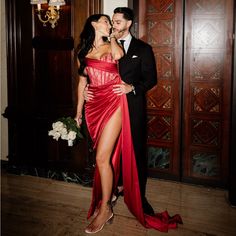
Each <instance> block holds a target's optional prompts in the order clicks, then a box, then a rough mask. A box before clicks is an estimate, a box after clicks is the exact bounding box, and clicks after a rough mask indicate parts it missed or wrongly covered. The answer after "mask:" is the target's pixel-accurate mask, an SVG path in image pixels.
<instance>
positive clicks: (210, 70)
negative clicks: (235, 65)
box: [183, 0, 233, 186]
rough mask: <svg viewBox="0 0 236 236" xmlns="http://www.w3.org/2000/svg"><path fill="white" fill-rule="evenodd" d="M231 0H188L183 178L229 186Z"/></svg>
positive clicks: (186, 13)
mask: <svg viewBox="0 0 236 236" xmlns="http://www.w3.org/2000/svg"><path fill="white" fill-rule="evenodd" d="M232 27H233V1H232V0H229V1H226V0H219V1H195V0H194V1H189V0H188V1H186V12H185V55H184V56H185V64H184V96H183V98H184V101H183V102H184V120H183V122H184V134H183V135H184V136H183V143H184V168H183V170H184V172H183V175H184V176H183V177H184V179H185V180H190V179H191V181H197V182H198V183H200V182H204V183H210V184H216V185H222V186H226V184H227V180H228V164H229V145H228V144H229V142H230V136H229V133H230V112H231V111H230V101H231V86H232V70H231V68H232V67H231V66H232V49H233V48H232V38H233V35H232V33H233V28H232Z"/></svg>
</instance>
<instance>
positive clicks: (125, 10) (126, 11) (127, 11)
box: [114, 7, 134, 23]
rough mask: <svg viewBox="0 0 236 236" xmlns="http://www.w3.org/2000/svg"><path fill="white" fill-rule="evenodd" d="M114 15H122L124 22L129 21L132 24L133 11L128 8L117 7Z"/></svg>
mask: <svg viewBox="0 0 236 236" xmlns="http://www.w3.org/2000/svg"><path fill="white" fill-rule="evenodd" d="M115 13H121V14H123V16H124V18H125V19H126V20H131V21H132V23H133V21H134V13H133V10H132V9H130V8H128V7H117V8H116V9H115V10H114V14H115Z"/></svg>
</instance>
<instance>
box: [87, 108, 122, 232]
mask: <svg viewBox="0 0 236 236" xmlns="http://www.w3.org/2000/svg"><path fill="white" fill-rule="evenodd" d="M120 131H121V109H120V108H118V109H117V110H116V111H115V113H114V114H113V115H112V117H111V118H110V120H109V121H108V122H107V124H106V126H105V128H104V130H103V132H102V134H101V137H100V140H99V143H98V146H97V153H96V164H97V167H98V170H99V174H100V178H101V187H102V203H101V207H100V209H99V213H98V215H97V216H96V218H95V219H94V220H93V221H92V222H91V224H90V225H89V226H88V227H87V228H86V230H88V231H90V232H94V231H97V230H98V229H100V228H101V227H102V225H103V224H104V223H105V222H106V221H107V219H108V218H109V217H110V216H111V215H112V210H111V207H110V206H109V205H108V203H109V202H110V200H111V192H112V185H113V172H112V168H111V164H110V162H111V160H110V159H111V154H112V151H113V149H114V146H115V143H116V141H117V138H118V136H119V134H120Z"/></svg>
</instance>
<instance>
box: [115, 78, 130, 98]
mask: <svg viewBox="0 0 236 236" xmlns="http://www.w3.org/2000/svg"><path fill="white" fill-rule="evenodd" d="M132 89H133V88H132V85H130V84H126V83H125V82H124V81H122V83H121V84H116V85H113V92H114V93H115V94H117V95H122V94H127V93H130V92H131V91H132Z"/></svg>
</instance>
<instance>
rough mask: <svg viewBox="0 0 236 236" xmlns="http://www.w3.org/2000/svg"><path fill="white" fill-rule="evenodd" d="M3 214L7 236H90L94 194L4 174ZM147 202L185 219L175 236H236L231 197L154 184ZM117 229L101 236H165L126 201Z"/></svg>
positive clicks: (151, 181) (77, 187) (53, 182)
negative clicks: (88, 228) (134, 212)
mask: <svg viewBox="0 0 236 236" xmlns="http://www.w3.org/2000/svg"><path fill="white" fill-rule="evenodd" d="M1 182H2V184H1V198H2V204H1V214H2V235H3V236H15V235H18V236H21V235H24V236H28V235H43V236H52V235H59V236H64V235H72V236H73V235H76V236H77V235H87V234H86V233H84V229H85V227H86V226H87V224H88V221H87V220H86V216H87V211H88V208H89V205H90V200H91V188H88V187H83V186H81V185H78V184H74V183H66V182H63V181H56V180H52V179H45V178H39V177H33V176H17V175H11V174H8V173H5V172H4V171H3V172H2V179H1ZM147 197H148V199H149V200H150V203H151V204H152V206H153V207H154V209H155V210H156V211H158V212H160V211H164V210H166V209H167V210H168V211H169V213H170V215H172V214H175V213H179V214H181V216H182V218H183V221H184V224H183V225H180V226H179V228H178V229H177V230H170V231H169V233H168V235H170V236H177V235H181V236H191V235H193V236H195V235H208V236H209V235H220V236H221V235H222V236H223V235H227V236H231V235H232V236H233V235H236V225H235V222H236V209H235V208H232V207H231V206H230V205H228V202H227V200H226V199H227V191H225V190H221V189H213V188H205V187H201V186H194V185H188V184H182V183H177V182H170V181H164V180H156V179H148V185H147ZM114 212H115V218H114V221H113V224H112V225H107V226H106V227H104V229H103V230H102V232H100V233H98V234H97V235H103V236H106V235H117V236H118V235H124V236H126V235H131V236H144V235H145V236H154V235H163V233H161V232H158V231H156V230H151V229H145V228H144V227H143V226H142V225H141V224H140V223H139V222H138V221H137V220H136V219H135V218H134V216H133V215H132V214H131V213H130V212H129V211H128V209H127V207H126V205H125V204H124V203H123V198H120V199H119V200H118V202H117V205H116V206H115V208H114Z"/></svg>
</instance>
